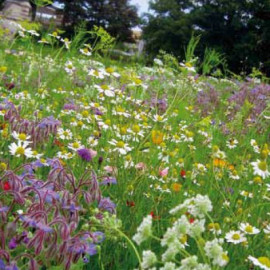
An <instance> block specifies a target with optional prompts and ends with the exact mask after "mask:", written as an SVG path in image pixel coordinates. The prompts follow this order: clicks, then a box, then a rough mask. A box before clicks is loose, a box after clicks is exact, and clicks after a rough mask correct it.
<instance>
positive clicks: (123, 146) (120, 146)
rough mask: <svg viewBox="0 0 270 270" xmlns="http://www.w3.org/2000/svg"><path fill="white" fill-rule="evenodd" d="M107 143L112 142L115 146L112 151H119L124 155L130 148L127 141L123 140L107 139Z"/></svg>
mask: <svg viewBox="0 0 270 270" xmlns="http://www.w3.org/2000/svg"><path fill="white" fill-rule="evenodd" d="M109 144H112V145H114V146H115V148H114V149H113V151H117V152H119V153H120V154H121V155H126V154H127V153H128V152H130V151H131V150H132V148H131V147H129V146H128V144H127V143H125V142H123V141H116V140H115V139H113V140H111V141H109Z"/></svg>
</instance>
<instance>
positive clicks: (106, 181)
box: [100, 176, 117, 185]
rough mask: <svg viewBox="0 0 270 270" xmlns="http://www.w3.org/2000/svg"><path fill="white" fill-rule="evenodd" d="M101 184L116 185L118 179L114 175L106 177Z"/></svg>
mask: <svg viewBox="0 0 270 270" xmlns="http://www.w3.org/2000/svg"><path fill="white" fill-rule="evenodd" d="M100 184H101V185H113V184H114V185H116V184H117V181H116V179H115V178H114V177H109V176H107V177H105V179H104V180H103V181H102V182H101V183H100Z"/></svg>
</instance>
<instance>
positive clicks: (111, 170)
mask: <svg viewBox="0 0 270 270" xmlns="http://www.w3.org/2000/svg"><path fill="white" fill-rule="evenodd" d="M104 170H105V171H106V172H107V173H111V174H117V168H116V167H113V166H105V167H104Z"/></svg>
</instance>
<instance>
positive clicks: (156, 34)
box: [144, 0, 270, 75]
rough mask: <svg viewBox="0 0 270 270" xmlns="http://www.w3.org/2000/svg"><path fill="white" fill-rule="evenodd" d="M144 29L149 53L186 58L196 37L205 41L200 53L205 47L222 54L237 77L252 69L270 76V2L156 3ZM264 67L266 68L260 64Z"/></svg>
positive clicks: (158, 0)
mask: <svg viewBox="0 0 270 270" xmlns="http://www.w3.org/2000/svg"><path fill="white" fill-rule="evenodd" d="M150 9H151V10H152V11H153V12H154V14H155V15H153V13H151V14H148V15H147V20H145V21H146V23H145V27H144V31H145V33H144V38H145V39H146V41H147V47H146V49H147V51H148V53H149V55H151V56H152V57H154V55H156V54H157V52H158V51H159V50H160V49H163V50H165V51H167V52H170V53H173V54H174V55H176V56H177V57H180V58H183V57H184V56H183V51H182V50H183V48H184V47H185V46H186V44H187V43H188V39H187V37H190V35H191V33H194V34H195V35H196V36H198V35H200V36H201V42H200V44H199V46H198V47H197V53H198V55H199V56H200V58H201V59H203V57H204V51H205V48H212V49H214V50H215V51H217V52H222V53H223V54H224V57H225V58H226V60H227V63H228V68H229V69H230V70H232V71H233V72H234V73H240V72H245V73H246V74H248V73H250V72H251V68H252V67H256V68H260V69H261V70H262V71H263V72H265V73H267V74H268V75H269V74H270V60H269V59H270V51H269V49H268V48H269V46H270V2H269V1H268V0H257V1H239V0H216V1H209V0H198V1H189V0H181V1H177V0H169V1H167V0H156V1H151V3H150ZM260 63H262V64H260Z"/></svg>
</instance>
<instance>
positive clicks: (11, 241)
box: [8, 237, 18, 249]
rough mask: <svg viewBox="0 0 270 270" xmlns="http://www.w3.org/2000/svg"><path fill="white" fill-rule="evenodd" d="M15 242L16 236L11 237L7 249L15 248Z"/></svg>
mask: <svg viewBox="0 0 270 270" xmlns="http://www.w3.org/2000/svg"><path fill="white" fill-rule="evenodd" d="M17 245H18V244H17V242H16V238H14V237H13V238H12V239H11V240H10V242H9V243H8V248H9V249H15V248H16V247H17Z"/></svg>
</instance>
